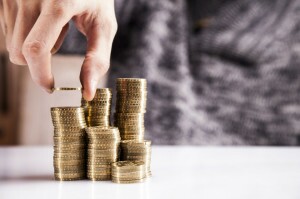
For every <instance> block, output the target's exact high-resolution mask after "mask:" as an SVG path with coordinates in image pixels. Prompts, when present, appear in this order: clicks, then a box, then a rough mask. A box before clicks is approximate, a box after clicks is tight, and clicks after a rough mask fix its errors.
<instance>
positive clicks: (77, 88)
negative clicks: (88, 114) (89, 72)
mask: <svg viewBox="0 0 300 199" xmlns="http://www.w3.org/2000/svg"><path fill="white" fill-rule="evenodd" d="M81 90H82V88H81V87H76V88H74V87H73V88H70V87H56V88H52V91H81Z"/></svg>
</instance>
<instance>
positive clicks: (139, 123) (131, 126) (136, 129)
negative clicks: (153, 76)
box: [115, 78, 147, 141]
mask: <svg viewBox="0 0 300 199" xmlns="http://www.w3.org/2000/svg"><path fill="white" fill-rule="evenodd" d="M146 102H147V82H146V80H145V79H137V78H118V79H117V103H116V113H115V125H116V126H117V127H118V128H119V130H120V134H121V138H122V140H137V141H142V140H143V139H144V132H145V127H144V114H145V112H146Z"/></svg>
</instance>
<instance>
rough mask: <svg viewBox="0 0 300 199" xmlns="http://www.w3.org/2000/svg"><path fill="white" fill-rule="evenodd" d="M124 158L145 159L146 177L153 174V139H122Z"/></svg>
mask: <svg viewBox="0 0 300 199" xmlns="http://www.w3.org/2000/svg"><path fill="white" fill-rule="evenodd" d="M121 149H122V157H121V159H122V160H128V161H143V162H144V163H145V174H146V177H150V176H151V169H150V164H151V141H148V140H144V141H141V142H137V141H122V142H121Z"/></svg>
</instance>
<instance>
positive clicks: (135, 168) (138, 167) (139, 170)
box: [111, 161, 146, 183]
mask: <svg viewBox="0 0 300 199" xmlns="http://www.w3.org/2000/svg"><path fill="white" fill-rule="evenodd" d="M111 175H112V181H113V182H115V183H137V182H143V181H144V180H145V177H146V174H145V163H144V162H142V161H119V162H115V163H113V164H112V168H111Z"/></svg>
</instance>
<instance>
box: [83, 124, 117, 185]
mask: <svg viewBox="0 0 300 199" xmlns="http://www.w3.org/2000/svg"><path fill="white" fill-rule="evenodd" d="M86 132H87V134H88V165H87V177H88V178H89V179H91V180H110V179H111V163H113V162H116V161H118V157H119V144H120V140H121V138H120V133H119V130H118V128H116V127H101V126H97V127H88V128H86Z"/></svg>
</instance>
